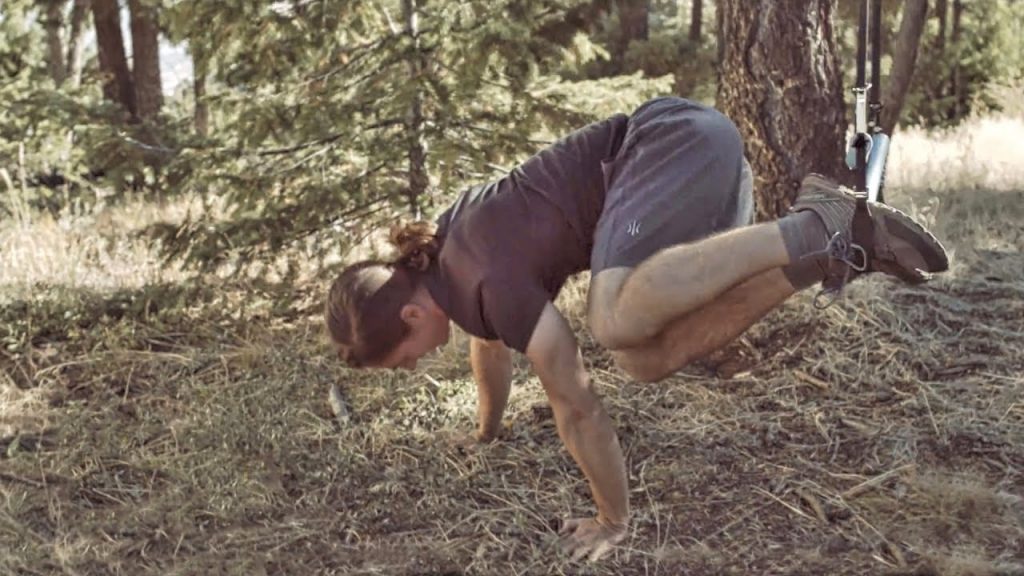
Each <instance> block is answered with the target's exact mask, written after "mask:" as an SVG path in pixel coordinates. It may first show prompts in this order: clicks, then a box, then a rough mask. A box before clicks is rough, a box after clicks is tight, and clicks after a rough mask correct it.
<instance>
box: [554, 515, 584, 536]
mask: <svg viewBox="0 0 1024 576" xmlns="http://www.w3.org/2000/svg"><path fill="white" fill-rule="evenodd" d="M580 522H581V520H580V519H578V518H569V519H568V520H566V521H564V522H562V527H561V528H559V529H558V533H559V534H561V535H563V536H564V535H566V534H569V533H571V532H572V531H573V530H575V529H576V527H577V526H579V525H580Z"/></svg>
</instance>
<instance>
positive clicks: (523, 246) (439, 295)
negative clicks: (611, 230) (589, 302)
mask: <svg viewBox="0 0 1024 576" xmlns="http://www.w3.org/2000/svg"><path fill="white" fill-rule="evenodd" d="M627 124H628V118H627V116H625V115H623V114H617V115H615V116H612V117H611V118H608V119H606V120H604V121H601V122H596V123H594V124H591V125H589V126H586V127H584V128H581V129H580V130H577V131H575V132H573V133H572V134H569V135H568V136H566V137H565V138H563V139H561V140H559V141H558V142H556V143H555V144H553V145H552V146H550V147H548V148H546V149H544V150H542V151H541V152H539V153H537V154H536V155H534V156H533V157H531V158H530V159H529V160H527V161H526V162H524V163H523V164H521V165H520V166H518V167H516V168H515V169H514V170H512V171H511V172H510V173H509V174H507V175H506V176H504V177H503V178H501V179H499V180H496V181H494V182H491V183H488V184H485V185H481V186H474V187H472V188H470V189H469V190H467V191H466V192H465V193H463V195H462V196H461V197H460V198H459V199H458V200H457V201H456V202H455V204H454V205H453V206H452V207H451V208H449V209H448V210H447V211H445V212H444V213H443V214H442V215H441V216H440V217H439V218H438V221H437V223H438V235H439V237H441V239H442V246H441V251H440V254H439V256H438V259H437V262H436V263H435V264H434V265H433V266H432V267H431V268H430V270H428V274H427V279H426V282H427V288H428V290H429V291H430V293H431V295H432V296H433V298H434V300H436V301H437V303H438V305H439V306H440V307H441V308H442V309H443V310H445V312H447V314H448V316H449V317H450V318H451V319H452V321H454V322H455V323H456V324H457V325H459V326H460V327H461V328H462V329H463V330H465V331H466V332H468V333H469V334H472V335H473V336H476V337H479V338H485V339H488V340H502V341H503V342H504V343H505V344H506V345H507V346H509V347H510V348H513V349H515V350H518V351H520V352H525V351H526V346H527V344H529V342H530V337H531V336H532V335H533V329H534V328H535V327H536V325H537V320H538V319H539V318H540V313H541V311H542V310H543V309H544V306H545V304H546V303H547V302H549V301H552V300H554V299H555V298H556V297H557V296H558V292H559V290H561V288H562V285H563V284H564V283H565V281H566V279H567V278H568V277H569V276H571V275H572V274H575V273H577V272H580V271H582V270H586V269H587V268H588V267H589V265H590V252H591V250H592V248H593V242H594V238H593V236H594V229H595V228H596V226H597V221H598V219H599V218H600V216H601V209H602V207H603V206H604V196H605V185H606V182H605V172H604V169H603V163H604V162H606V161H608V160H610V159H611V158H613V157H614V156H615V154H616V153H617V152H618V150H619V148H620V147H621V146H622V140H623V137H624V135H625V133H626V128H627Z"/></svg>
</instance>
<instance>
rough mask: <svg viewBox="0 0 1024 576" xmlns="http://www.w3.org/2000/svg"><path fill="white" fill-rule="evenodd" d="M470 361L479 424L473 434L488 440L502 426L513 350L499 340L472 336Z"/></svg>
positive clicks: (510, 381) (495, 434)
mask: <svg viewBox="0 0 1024 576" xmlns="http://www.w3.org/2000/svg"><path fill="white" fill-rule="evenodd" d="M469 363H470V365H472V367H473V379H474V380H476V389H477V415H478V417H479V427H478V428H477V432H476V438H477V440H479V441H481V442H490V441H491V440H494V439H495V438H496V437H497V436H498V432H499V431H500V430H501V416H502V414H504V412H505V405H506V404H507V403H508V393H509V388H510V387H511V384H512V352H511V351H510V350H509V349H508V347H507V346H505V344H504V343H502V342H501V341H500V340H482V339H480V338H476V337H474V338H472V339H471V340H470V342H469Z"/></svg>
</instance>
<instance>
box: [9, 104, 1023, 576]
mask: <svg viewBox="0 0 1024 576" xmlns="http://www.w3.org/2000/svg"><path fill="white" fill-rule="evenodd" d="M988 126H989V125H988V124H986V123H984V122H982V123H979V124H976V125H975V128H968V129H966V131H965V132H964V133H965V134H968V135H970V134H973V135H974V137H973V138H966V137H965V138H961V139H959V140H957V141H958V142H960V148H956V149H954V151H953V152H951V154H953V156H954V157H956V158H959V159H961V161H962V163H961V164H951V163H949V162H933V161H932V160H931V159H934V158H936V157H937V153H936V152H933V151H929V152H927V153H926V154H925V155H924V156H915V154H921V152H920V151H921V150H922V149H927V150H932V149H931V148H927V146H930V145H934V146H935V147H936V149H940V148H942V147H943V146H945V144H935V143H933V142H932V141H931V140H929V139H928V138H926V137H925V136H924V135H920V134H904V135H900V136H899V137H898V138H897V139H896V141H895V143H896V146H897V149H896V151H895V152H894V164H893V174H892V176H891V178H890V184H891V185H892V191H891V201H892V202H893V203H895V204H897V205H899V206H901V207H907V208H910V209H911V211H912V212H914V213H915V214H917V215H918V216H920V217H922V218H924V219H926V220H927V221H929V223H930V224H931V225H932V226H933V227H934V229H935V230H936V232H937V234H938V235H939V236H940V237H941V238H942V239H943V240H944V241H945V242H947V244H948V245H949V246H950V247H951V248H952V249H953V251H954V256H955V258H954V266H953V269H952V271H951V272H950V273H949V274H946V275H944V276H943V277H942V278H941V279H939V280H937V281H935V282H933V283H932V284H930V285H928V286H926V287H924V288H909V287H904V286H901V285H898V284H895V283H892V282H890V281H888V280H885V279H868V280H866V281H863V282H860V283H858V284H857V285H855V286H854V287H852V289H851V290H850V294H849V295H848V298H847V299H846V300H845V301H844V302H842V303H841V304H839V305H836V306H834V307H832V308H830V309H829V310H827V311H826V312H824V313H820V312H816V311H814V310H813V309H812V308H811V307H810V306H809V305H808V301H809V297H808V296H801V297H798V298H797V299H795V300H794V301H793V302H790V303H788V304H787V305H786V306H784V307H783V308H781V309H780V310H778V311H777V312H775V313H773V314H772V315H771V316H770V317H769V318H767V319H766V320H765V321H763V322H761V323H759V324H758V325H756V326H755V327H754V328H753V329H752V330H751V331H750V332H749V333H748V334H747V335H746V336H745V337H744V338H743V339H742V341H740V342H738V343H736V344H735V345H733V346H731V347H730V348H728V349H727V350H725V351H723V352H721V353H719V354H717V355H716V356H715V357H714V358H711V359H709V360H708V361H706V362H704V363H702V364H701V365H700V366H695V367H693V368H690V369H688V370H686V371H684V372H681V373H679V374H678V375H676V376H675V377H673V378H672V379H670V380H668V381H665V382H662V383H659V384H654V385H644V384H637V383H635V382H631V381H629V380H627V379H626V378H624V377H623V376H622V375H621V374H620V373H618V372H617V371H616V370H615V369H614V368H612V367H611V365H610V361H609V358H608V357H607V355H606V354H604V353H603V352H601V351H600V350H598V349H597V348H596V347H595V346H594V345H593V343H592V342H591V341H590V339H589V337H588V336H587V334H586V332H585V330H583V329H582V326H581V325H580V306H581V302H582V290H583V288H582V283H576V284H574V285H572V286H570V287H569V288H568V289H567V290H566V291H565V293H564V294H563V302H562V304H563V306H564V307H565V308H566V309H567V310H569V311H570V314H569V316H570V318H571V319H572V321H573V322H574V323H575V324H576V327H577V328H578V331H579V334H580V338H581V342H582V343H583V345H584V347H585V349H586V357H587V361H588V363H589V364H590V368H591V370H592V374H593V375H594V378H595V381H596V382H597V384H598V387H599V389H600V392H601V394H602V396H603V397H604V399H605V402H606V404H607V406H608V409H609V412H610V413H611V415H612V418H613V419H614V420H615V422H616V425H617V427H618V430H619V433H620V438H621V440H622V444H623V446H624V449H625V451H626V454H627V459H628V471H629V476H630V486H631V490H632V492H631V500H632V504H633V509H634V515H633V524H632V527H631V534H630V537H629V539H627V540H626V542H625V543H624V545H623V546H622V547H621V548H619V549H618V550H617V551H616V552H615V553H614V555H612V556H611V557H610V558H608V559H607V560H605V561H603V562H601V563H599V564H596V565H592V564H576V563H571V562H569V561H568V560H567V559H566V558H565V557H564V556H563V555H561V554H560V553H559V551H558V549H557V546H556V538H555V534H554V532H553V530H552V526H553V524H554V523H555V522H556V521H557V519H558V518H560V517H563V516H566V515H569V514H576V515H578V514H585V513H590V512H592V509H591V507H590V506H591V505H590V500H589V497H588V494H587V489H586V485H585V483H584V482H583V479H582V476H581V475H580V474H579V472H578V471H577V470H576V468H575V465H574V464H573V462H572V460H571V459H570V458H569V457H568V455H567V453H566V452H565V451H564V449H563V448H562V447H561V444H560V442H559V441H558V438H557V434H556V431H555V427H554V422H553V421H552V419H551V413H550V410H549V409H548V408H547V406H546V403H545V401H544V397H543V393H542V391H541V390H540V387H539V385H538V384H537V382H536V380H535V379H533V377H532V376H531V375H530V374H529V372H528V371H527V370H526V369H525V368H526V367H525V365H523V364H522V363H520V365H519V366H518V369H517V372H516V380H515V382H516V385H515V386H514V389H513V394H512V398H511V402H510V407H509V411H508V414H507V416H506V430H505V434H504V438H503V440H502V441H501V442H499V443H496V444H494V445H490V446H486V447H481V448H479V449H473V450H469V451H467V450H466V449H464V448H462V447H460V445H459V444H458V442H457V441H456V440H457V439H458V437H459V435H460V434H462V433H465V432H468V431H469V430H471V429H472V426H473V420H474V409H475V394H474V390H473V385H472V382H471V380H470V375H469V373H468V371H467V368H468V366H467V361H466V358H465V354H464V352H463V350H464V344H465V342H464V340H463V339H462V338H456V339H455V341H454V342H453V343H452V344H450V345H449V346H448V347H446V348H445V349H444V350H442V351H441V352H440V353H439V354H438V355H437V356H435V357H433V358H431V359H430V361H429V362H426V366H425V367H423V368H422V369H421V371H420V372H418V373H414V374H406V375H391V374H367V373H354V372H349V371H347V370H345V369H343V368H341V367H339V366H338V365H337V364H336V363H334V362H332V361H331V359H330V358H329V357H328V356H327V353H326V349H325V347H324V346H323V345H322V340H321V338H322V335H321V328H320V319H319V315H318V313H317V310H318V306H317V302H316V298H317V297H318V294H319V289H320V286H319V285H318V284H311V285H309V286H303V287H300V288H299V289H297V290H295V291H294V292H288V293H285V294H281V293H273V292H258V293H257V292H256V288H257V287H254V286H253V285H248V284H241V283H235V284H230V283H226V282H223V281H217V280H213V279H209V280H207V281H205V282H204V283H201V284H194V285H188V286H181V287H177V286H174V285H172V286H171V287H165V289H164V290H163V291H157V292H154V291H152V289H146V288H142V286H143V284H146V283H151V282H152V281H153V279H156V281H162V282H169V281H172V280H173V278H167V277H162V276H159V274H160V271H159V270H157V269H156V268H152V269H150V268H147V266H149V264H147V263H148V262H149V260H148V258H149V256H147V255H146V254H147V252H146V249H145V247H143V246H138V247H136V248H131V249H125V252H124V253H123V254H122V256H120V257H119V258H118V260H119V262H121V263H122V264H123V263H125V262H134V263H136V264H133V265H131V266H123V267H122V268H117V267H116V266H112V265H111V267H110V268H109V270H110V276H109V277H104V276H103V270H106V269H108V268H107V266H108V264H109V262H108V263H104V261H103V260H102V259H101V258H99V257H98V256H96V254H95V252H92V253H89V252H88V251H81V252H75V250H76V248H75V246H88V245H90V242H93V243H94V244H92V245H104V246H110V244H109V242H111V240H110V239H109V238H108V239H107V240H105V242H108V244H100V241H99V240H94V239H90V238H91V237H90V236H89V234H88V233H86V232H82V233H81V234H82V235H81V238H82V240H81V241H80V242H81V243H80V244H75V243H71V241H70V238H71V232H66V231H65V232H60V231H59V230H61V229H60V227H59V226H58V227H57V228H52V227H48V226H49V224H33V223H28V224H27V225H23V226H22V229H21V230H20V231H18V232H16V233H15V234H16V236H11V234H12V232H11V231H10V230H9V229H5V230H0V235H4V239H5V240H8V239H10V238H12V237H13V238H17V239H18V240H17V241H16V242H13V243H11V242H7V241H5V242H4V244H3V248H2V249H0V263H4V264H5V265H6V266H7V267H8V269H9V270H13V271H14V273H15V274H18V275H20V276H16V281H15V282H14V283H13V285H14V288H12V290H14V291H16V292H19V293H20V296H18V299H21V300H23V299H25V294H26V292H25V291H24V287H25V286H39V285H40V284H39V283H40V282H44V283H49V284H61V283H63V284H64V291H63V292H61V294H62V296H61V298H62V299H61V300H60V301H59V302H58V303H53V302H50V301H48V300H46V299H45V298H44V295H43V294H42V293H38V294H34V295H32V298H31V299H29V301H30V303H35V304H31V305H29V306H28V307H27V308H25V320H27V321H28V322H29V324H28V326H29V327H30V328H31V327H34V328H32V329H31V330H30V331H28V332H25V334H27V336H26V337H25V338H27V340H26V339H23V340H20V341H17V342H7V343H6V345H7V348H6V350H5V351H3V352H0V573H2V574H62V573H63V574H130V575H136V574H221V573H224V574H256V575H260V574H366V575H371V574H388V575H390V574H682V573H686V574H851V575H852V574H917V575H926V574H934V575H942V576H968V575H971V576H974V575H1011V574H1013V575H1021V574H1024V552H1022V550H1024V503H1022V500H1021V498H1022V496H1024V488H1022V487H1024V175H1022V174H1021V173H1020V172H1019V170H1020V168H1019V167H1017V166H1016V165H1014V164H1012V163H1009V164H1001V163H999V161H998V158H997V157H998V154H1002V153H1003V152H1002V151H1001V150H993V149H991V148H989V146H991V144H985V145H984V146H983V147H981V144H979V143H980V142H989V141H988V140H986V139H985V138H987V136H985V137H982V135H984V134H988V132H987V130H989V128H988ZM1004 128H1005V129H1007V130H1012V131H1015V132H1013V133H1012V134H1011V135H1010V137H1009V140H1011V141H1018V142H1019V141H1020V140H1021V139H1022V138H1024V128H1022V127H1021V125H1020V124H1019V123H1013V122H1010V121H1007V123H1006V124H1005V125H1004ZM972 130H976V131H975V132H972ZM903 142H905V143H906V144H903ZM968 144H970V145H972V146H975V148H974V149H970V148H968ZM904 146H906V147H907V148H903V147H904ZM909 148H913V150H911V149H909ZM1006 153H1007V154H1009V153H1010V152H1006ZM985 163H988V164H985ZM978 166H984V168H983V169H982V168H977V167H978ZM1015 170H1016V171H1018V172H1015ZM997 171H1001V172H1000V173H999V174H993V173H994V172H997ZM982 176H984V177H985V178H989V179H983V178H982ZM47 234H50V235H51V236H49V237H48V236H46V235H47ZM113 238H114V240H112V241H113V242H114V244H113V245H115V246H116V245H118V244H117V242H118V240H117V237H116V235H115V236H113ZM17 254H22V255H21V256H18V255H17ZM90 254H91V255H90ZM27 255H28V256H27ZM30 256H31V257H30ZM61 258H66V260H65V261H64V263H63V264H62V263H61V261H60V259H61ZM30 261H31V262H50V263H49V264H47V265H46V266H43V265H39V266H38V267H37V268H34V269H29V268H25V267H24V266H25V264H24V263H25V262H30ZM71 265H74V266H81V267H82V268H80V270H94V272H89V273H88V274H86V273H84V272H83V273H81V274H79V276H77V277H68V276H65V275H64V274H63V273H62V272H61V270H64V269H66V267H67V266H71ZM118 269H120V270H122V271H124V272H123V274H122V273H120V272H117V271H116V270H118ZM145 270H152V274H154V276H148V274H150V272H145ZM119 274H122V275H121V276H119ZM3 278H4V280H3V281H4V282H5V283H9V280H8V278H9V276H8V275H7V270H5V273H4V276H3ZM11 287H12V284H8V285H7V286H5V287H4V288H11ZM111 288H120V289H128V293H129V295H133V297H136V299H141V300H147V298H148V299H150V300H153V301H154V302H156V303H157V304H159V305H153V306H150V305H149V304H146V305H141V306H136V305H133V304H131V302H134V300H132V298H130V297H124V296H122V297H121V298H122V299H121V300H118V301H117V302H118V303H119V304H118V305H117V306H114V305H111V304H110V299H111V298H112V296H111V295H110V292H109V290H110V289H111ZM72 289H74V290H78V291H84V292H86V293H88V294H89V296H88V297H85V296H81V297H79V299H78V300H74V299H71V300H68V299H67V298H65V296H66V295H67V294H68V293H71V292H74V290H72ZM260 289H261V290H269V289H264V288H260ZM75 293H77V292H75ZM169 294H170V295H172V296H175V297H176V299H175V300H174V305H173V306H169V305H164V304H163V299H166V298H169V296H168V295H169ZM18 299H16V300H18ZM19 301H20V300H18V301H15V302H14V304H12V306H14V305H18V302H19ZM147 301H149V300H147ZM40 302H42V303H40ZM97 302H99V303H100V308H101V309H102V310H106V312H104V313H102V314H91V315H90V314H84V315H82V316H81V317H82V318H84V320H80V321H78V322H77V323H76V324H74V326H70V327H68V326H65V325H64V323H62V322H61V320H60V318H59V317H56V318H54V317H53V316H54V314H51V312H57V313H59V314H57V316H59V315H60V314H70V313H71V312H73V311H74V310H77V308H75V307H76V306H79V307H80V306H86V305H88V306H95V305H96V303H97ZM124 302H128V303H129V304H126V305H122V304H123V303H124ZM282 302H283V304H282ZM22 304H24V303H23V302H22ZM104 306H106V308H103V307H104ZM5 310H6V311H7V312H9V311H10V310H12V308H10V307H8V308H6V309H5ZM111 311H113V312H111ZM7 312H5V315H4V317H5V320H7V319H9V318H10V317H11V316H10V314H8V313H7ZM47 315H49V316H47ZM32 322H34V323H35V324H31V323H32ZM19 326H20V324H19ZM62 326H63V327H64V328H66V329H62ZM44 328H45V329H44ZM333 382H341V383H342V384H343V389H344V391H345V394H346V397H347V401H348V403H349V406H350V411H351V415H350V419H349V420H348V421H347V422H346V423H345V424H344V425H339V423H338V421H337V420H336V419H335V418H334V416H333V415H332V414H331V411H330V408H329V406H328V403H327V402H326V391H327V389H328V387H329V385H330V384H331V383H333Z"/></svg>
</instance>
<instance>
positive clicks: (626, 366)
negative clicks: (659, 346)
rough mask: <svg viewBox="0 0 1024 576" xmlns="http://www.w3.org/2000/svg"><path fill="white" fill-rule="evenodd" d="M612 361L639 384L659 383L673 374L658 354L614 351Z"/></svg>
mask: <svg viewBox="0 0 1024 576" xmlns="http://www.w3.org/2000/svg"><path fill="white" fill-rule="evenodd" d="M611 354H612V359H613V360H614V361H615V365H616V366H618V367H619V369H620V370H622V371H623V372H625V373H626V374H628V375H629V377H630V378H632V379H634V380H636V381H638V382H658V381H659V380H663V379H664V378H665V377H666V376H668V375H669V374H671V373H672V370H670V369H669V368H668V367H667V366H666V365H665V363H664V362H663V361H662V359H661V357H660V356H659V355H658V354H650V353H645V352H641V351H631V350H612V353H611Z"/></svg>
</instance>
